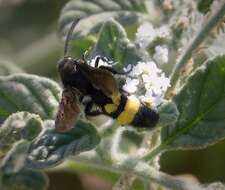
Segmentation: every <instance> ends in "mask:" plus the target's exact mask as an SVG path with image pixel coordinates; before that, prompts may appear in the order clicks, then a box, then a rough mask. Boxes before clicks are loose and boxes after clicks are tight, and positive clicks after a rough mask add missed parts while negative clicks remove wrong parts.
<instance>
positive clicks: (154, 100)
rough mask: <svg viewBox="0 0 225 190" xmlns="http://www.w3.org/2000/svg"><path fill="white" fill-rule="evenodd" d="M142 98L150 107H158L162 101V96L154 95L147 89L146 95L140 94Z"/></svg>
mask: <svg viewBox="0 0 225 190" xmlns="http://www.w3.org/2000/svg"><path fill="white" fill-rule="evenodd" d="M140 99H141V100H142V101H143V102H145V103H146V104H147V105H149V106H150V107H154V108H156V107H157V106H158V105H159V104H160V103H161V102H162V98H161V97H160V96H154V95H153V93H152V92H151V91H147V92H146V93H145V95H144V96H140Z"/></svg>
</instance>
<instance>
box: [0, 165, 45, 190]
mask: <svg viewBox="0 0 225 190" xmlns="http://www.w3.org/2000/svg"><path fill="white" fill-rule="evenodd" d="M0 181H1V184H0V189H1V190H31V189H32V190H45V189H47V185H48V178H47V176H46V175H45V174H44V173H43V172H39V171H32V170H28V169H23V170H21V171H20V172H18V173H15V174H11V175H5V174H3V175H2V176H1V180H0Z"/></svg>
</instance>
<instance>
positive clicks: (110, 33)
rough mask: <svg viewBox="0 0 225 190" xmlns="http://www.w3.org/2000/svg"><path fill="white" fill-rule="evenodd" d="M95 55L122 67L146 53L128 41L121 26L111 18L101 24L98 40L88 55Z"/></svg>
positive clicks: (140, 59) (140, 58) (134, 62)
mask: <svg viewBox="0 0 225 190" xmlns="http://www.w3.org/2000/svg"><path fill="white" fill-rule="evenodd" d="M97 55H101V56H105V57H107V59H109V60H112V61H113V62H117V64H116V67H118V69H122V68H123V67H124V66H126V65H128V64H137V62H138V61H142V60H143V57H144V55H147V53H146V52H145V51H144V50H142V52H141V51H140V50H139V49H138V48H137V47H136V46H135V45H134V44H133V43H132V42H130V41H129V39H128V38H127V34H126V31H125V30H124V28H123V26H121V25H120V24H119V23H118V22H116V21H115V20H113V19H111V20H109V21H107V22H105V23H104V25H103V26H102V29H101V32H100V36H99V39H98V42H97V44H96V46H95V48H94V49H93V51H92V52H91V55H90V57H92V58H94V57H95V56H97Z"/></svg>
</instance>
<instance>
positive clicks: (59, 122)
mask: <svg viewBox="0 0 225 190" xmlns="http://www.w3.org/2000/svg"><path fill="white" fill-rule="evenodd" d="M79 96H80V92H79V91H78V90H77V89H75V88H66V89H65V90H64V91H63V93H62V98H61V102H60V105H59V110H58V113H57V116H56V119H55V128H56V130H57V131H59V132H64V131H68V130H69V129H71V128H72V127H73V126H74V124H75V123H76V121H77V119H78V118H79V116H80V107H79Z"/></svg>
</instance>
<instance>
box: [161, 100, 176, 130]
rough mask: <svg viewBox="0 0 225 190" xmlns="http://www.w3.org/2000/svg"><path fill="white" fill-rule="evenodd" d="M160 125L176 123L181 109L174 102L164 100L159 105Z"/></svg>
mask: <svg viewBox="0 0 225 190" xmlns="http://www.w3.org/2000/svg"><path fill="white" fill-rule="evenodd" d="M158 112H159V114H160V118H159V125H160V126H161V127H163V126H167V125H171V124H174V123H175V122H176V121H177V118H178V116H179V111H178V110H177V106H176V104H175V103H174V102H171V101H164V102H163V103H162V104H161V105H160V106H159V107H158Z"/></svg>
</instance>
